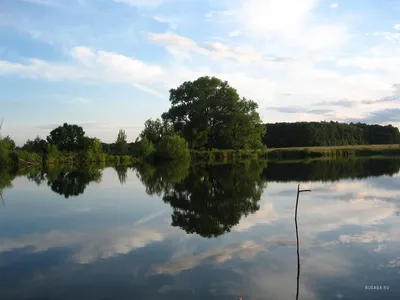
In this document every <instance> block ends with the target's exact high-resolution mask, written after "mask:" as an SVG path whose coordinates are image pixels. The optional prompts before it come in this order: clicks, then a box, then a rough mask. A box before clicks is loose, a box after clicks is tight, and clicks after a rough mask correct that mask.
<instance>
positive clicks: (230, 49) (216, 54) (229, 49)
mask: <svg viewBox="0 0 400 300" xmlns="http://www.w3.org/2000/svg"><path fill="white" fill-rule="evenodd" d="M149 39H150V40H151V41H152V42H154V43H156V44H161V45H164V46H166V47H167V49H169V50H170V51H174V50H180V51H191V52H194V53H197V54H200V55H203V56H207V57H210V58H214V59H234V60H236V61H238V62H254V61H257V60H260V59H261V57H260V53H258V52H257V51H255V50H254V49H252V48H251V47H249V46H227V45H224V44H222V43H220V42H206V43H205V44H204V46H199V45H198V44H197V43H196V42H195V41H193V40H192V39H190V38H187V37H183V36H180V35H177V34H175V33H172V32H166V33H161V34H156V33H150V34H149Z"/></svg>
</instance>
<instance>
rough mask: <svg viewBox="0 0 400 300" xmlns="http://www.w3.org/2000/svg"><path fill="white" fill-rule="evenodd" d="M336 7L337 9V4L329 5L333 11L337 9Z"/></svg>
mask: <svg viewBox="0 0 400 300" xmlns="http://www.w3.org/2000/svg"><path fill="white" fill-rule="evenodd" d="M338 7H339V4H338V3H332V4H331V5H330V8H333V9H335V8H338Z"/></svg>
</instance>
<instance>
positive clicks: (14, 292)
mask: <svg viewBox="0 0 400 300" xmlns="http://www.w3.org/2000/svg"><path fill="white" fill-rule="evenodd" d="M399 169H400V160H396V159H368V160H365V159H364V160H343V161H342V160H338V161H311V162H286V163H271V162H270V163H268V164H266V163H265V162H255V161H253V162H247V163H244V164H240V165H213V166H196V167H194V166H189V165H187V164H179V163H175V164H172V165H162V166H158V167H157V168H155V167H153V166H150V165H142V166H138V167H136V168H126V167H118V168H105V169H98V168H95V167H86V168H80V169H73V168H54V167H53V168H50V169H48V170H35V169H25V170H19V171H16V170H5V169H3V170H0V193H1V194H2V198H3V202H2V203H1V206H0V299H156V300H158V299H223V300H225V299H227V300H228V299H231V300H234V299H236V298H237V297H238V296H242V297H243V299H244V300H247V299H255V300H256V299H257V300H258V299H278V300H279V299H296V287H297V281H296V276H297V255H296V235H295V227H294V205H295V200H296V189H297V184H298V183H300V184H301V187H302V188H307V189H311V190H312V192H311V193H304V194H301V196H300V201H299V215H298V219H299V220H298V221H299V234H300V255H301V273H300V281H299V299H400V290H399V287H398V286H399V284H398V283H399V282H400V251H399V249H400V247H399V246H400V243H399V241H400V226H399V225H400V222H399V212H400V173H399ZM366 286H367V287H368V289H366Z"/></svg>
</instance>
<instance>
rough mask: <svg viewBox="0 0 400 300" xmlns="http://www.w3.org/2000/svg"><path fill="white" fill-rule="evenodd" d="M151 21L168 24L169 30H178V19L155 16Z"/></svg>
mask: <svg viewBox="0 0 400 300" xmlns="http://www.w3.org/2000/svg"><path fill="white" fill-rule="evenodd" d="M153 19H154V20H156V21H157V22H159V23H166V24H168V25H169V26H170V28H171V29H177V28H178V19H177V18H172V17H164V16H160V15H155V16H153Z"/></svg>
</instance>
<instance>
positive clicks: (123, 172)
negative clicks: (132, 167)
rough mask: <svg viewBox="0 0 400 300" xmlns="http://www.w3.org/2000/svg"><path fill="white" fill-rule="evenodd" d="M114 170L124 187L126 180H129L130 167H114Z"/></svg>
mask: <svg viewBox="0 0 400 300" xmlns="http://www.w3.org/2000/svg"><path fill="white" fill-rule="evenodd" d="M114 170H115V171H116V172H117V175H118V179H119V182H120V183H121V185H124V184H125V183H126V180H127V179H128V167H127V166H116V167H114Z"/></svg>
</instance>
